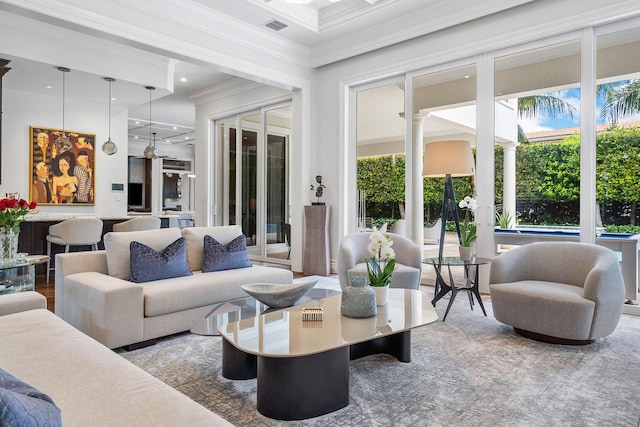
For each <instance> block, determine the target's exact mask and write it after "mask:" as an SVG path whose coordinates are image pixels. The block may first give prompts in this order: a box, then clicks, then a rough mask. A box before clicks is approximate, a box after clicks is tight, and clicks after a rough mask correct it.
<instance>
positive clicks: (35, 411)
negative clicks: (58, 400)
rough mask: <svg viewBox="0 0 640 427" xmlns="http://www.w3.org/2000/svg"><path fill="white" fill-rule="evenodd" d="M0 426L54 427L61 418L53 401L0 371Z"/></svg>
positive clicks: (59, 424)
mask: <svg viewBox="0 0 640 427" xmlns="http://www.w3.org/2000/svg"><path fill="white" fill-rule="evenodd" d="M0 425H2V426H5V425H6V426H25V427H40V426H48V427H56V426H61V425H62V418H61V416H60V408H58V407H57V406H56V404H55V403H54V402H53V399H51V398H50V397H49V396H47V395H46V394H44V393H42V392H41V391H39V390H37V389H35V388H34V387H32V386H30V385H29V384H27V383H25V382H23V381H21V380H19V379H18V378H16V377H14V376H13V375H11V374H10V373H8V372H7V371H5V370H3V369H0Z"/></svg>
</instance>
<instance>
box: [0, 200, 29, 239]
mask: <svg viewBox="0 0 640 427" xmlns="http://www.w3.org/2000/svg"><path fill="white" fill-rule="evenodd" d="M36 206H37V205H36V202H31V203H29V202H27V201H26V200H24V199H20V200H16V199H2V200H0V229H5V230H8V229H11V230H13V232H14V233H19V232H20V224H21V223H22V221H24V217H25V215H27V214H28V213H29V212H32V211H34V210H35V208H36Z"/></svg>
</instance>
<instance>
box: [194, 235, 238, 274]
mask: <svg viewBox="0 0 640 427" xmlns="http://www.w3.org/2000/svg"><path fill="white" fill-rule="evenodd" d="M241 234H242V228H241V227H240V226H239V225H225V226H218V227H185V228H183V229H182V237H184V238H185V239H186V241H187V262H188V263H189V268H191V270H192V271H198V270H202V258H203V254H204V236H211V237H213V238H214V239H216V240H217V241H218V242H220V243H222V244H223V245H226V244H227V243H229V242H230V241H232V240H233V239H235V238H236V237H238V236H239V235H241Z"/></svg>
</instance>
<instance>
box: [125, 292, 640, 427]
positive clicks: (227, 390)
mask: <svg viewBox="0 0 640 427" xmlns="http://www.w3.org/2000/svg"><path fill="white" fill-rule="evenodd" d="M319 285H321V286H326V287H333V286H335V282H333V283H332V282H331V281H327V280H325V281H323V283H322V284H319ZM426 289H429V290H430V289H431V288H426ZM447 303H448V301H447V300H443V301H441V302H440V303H439V304H438V306H437V311H438V314H439V315H440V317H441V318H442V315H443V314H444V310H445V308H446V304H447ZM486 308H487V309H488V310H487V314H488V317H484V316H483V315H482V312H481V311H480V310H479V307H478V308H476V309H475V310H474V311H471V310H470V309H469V305H468V300H467V298H466V295H464V293H461V294H459V295H458V298H456V301H455V303H454V306H453V307H452V309H451V311H450V312H449V316H448V317H447V321H446V322H444V323H443V322H441V321H439V322H437V323H435V324H431V325H428V326H426V327H423V328H418V329H416V330H414V331H413V332H412V361H411V363H400V362H398V361H397V360H396V359H394V358H392V357H390V356H383V355H380V356H369V357H366V358H363V359H359V360H355V361H352V362H351V365H350V367H351V375H350V382H351V400H350V403H349V406H347V407H346V408H343V409H341V410H339V411H336V412H334V413H331V414H328V415H324V416H322V417H318V418H313V419H310V420H305V421H296V422H282V421H275V420H271V419H269V418H266V417H264V416H262V415H261V414H260V413H259V412H257V411H256V380H247V381H230V380H227V379H224V378H223V377H222V375H221V348H222V345H221V338H220V337H203V336H198V335H192V334H189V333H185V334H179V335H174V336H171V337H168V338H165V339H162V340H160V341H159V342H158V344H156V345H155V346H151V347H147V348H144V349H141V350H136V351H131V352H127V353H122V357H124V358H126V359H128V360H129V361H131V362H133V363H134V364H136V365H138V366H140V367H141V368H142V369H144V370H145V371H147V372H149V373H150V374H152V375H154V376H155V377H157V378H159V379H161V380H162V381H164V382H165V383H167V384H169V385H170V386H172V387H174V388H176V389H178V390H180V391H181V392H182V393H184V394H186V395H187V396H189V397H190V398H192V399H193V400H195V401H196V402H199V403H200V404H202V405H204V406H205V407H207V408H209V409H211V410H212V411H214V412H216V413H218V414H219V415H221V416H222V417H224V418H226V419H227V420H229V421H230V422H232V423H233V424H235V425H237V426H279V425H292V426H297V425H305V426H307V425H308V426H527V427H529V426H545V427H547V426H638V421H639V419H640V334H639V333H638V330H637V329H632V328H628V327H621V326H620V327H618V328H617V330H616V331H615V332H614V334H612V335H611V336H609V337H607V338H605V339H602V340H599V341H598V342H596V343H594V344H591V345H588V346H578V347H568V346H560V345H549V344H542V343H538V342H535V341H530V340H528V339H525V338H521V337H519V336H517V335H515V334H514V333H513V330H512V329H511V328H509V327H507V326H504V325H502V324H500V323H498V322H497V321H496V320H495V319H494V318H493V317H492V315H491V306H490V304H486ZM150 398H153V397H152V396H150Z"/></svg>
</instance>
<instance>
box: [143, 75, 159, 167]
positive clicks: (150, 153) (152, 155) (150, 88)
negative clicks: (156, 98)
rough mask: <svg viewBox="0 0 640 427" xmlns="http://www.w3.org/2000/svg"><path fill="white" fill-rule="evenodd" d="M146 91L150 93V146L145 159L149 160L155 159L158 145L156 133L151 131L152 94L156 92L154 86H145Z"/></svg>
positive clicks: (145, 150) (145, 152)
mask: <svg viewBox="0 0 640 427" xmlns="http://www.w3.org/2000/svg"><path fill="white" fill-rule="evenodd" d="M144 88H145V89H147V90H148V91H149V145H147V146H146V147H145V149H144V157H146V158H147V159H155V158H157V156H156V143H155V133H153V132H152V130H151V93H152V91H154V90H156V88H155V87H153V86H145V87H144ZM152 133H153V145H152V144H151V141H152V139H151V134H152Z"/></svg>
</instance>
